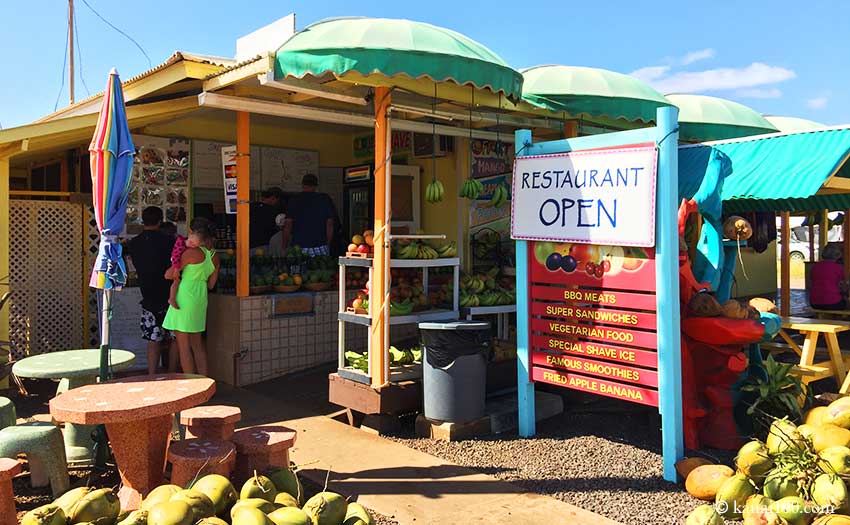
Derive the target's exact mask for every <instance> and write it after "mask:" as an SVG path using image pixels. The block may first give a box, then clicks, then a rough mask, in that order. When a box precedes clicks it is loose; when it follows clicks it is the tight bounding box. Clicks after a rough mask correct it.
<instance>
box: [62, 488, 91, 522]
mask: <svg viewBox="0 0 850 525" xmlns="http://www.w3.org/2000/svg"><path fill="white" fill-rule="evenodd" d="M94 490H95V489H94V487H77V488H75V489H71V490H69V491H68V492H66V493H65V494H62V495H61V496H59V497H58V498H56V499H55V500H54V501H53V504H54V505H56V506H57V507H59V508H61V509H62V512H64V513H65V516H69V515H70V514H71V509H73V508H74V505H76V504H77V502H79V501H80V500H81V499H83V497H84V496H85V495H86V494H88V493H89V492H92V491H94Z"/></svg>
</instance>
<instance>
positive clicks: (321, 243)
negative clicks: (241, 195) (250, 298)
mask: <svg viewBox="0 0 850 525" xmlns="http://www.w3.org/2000/svg"><path fill="white" fill-rule="evenodd" d="M318 186H319V179H318V178H317V177H316V176H315V175H313V174H310V173H308V174H307V175H304V178H302V179H301V193H299V194H297V195H295V196H294V197H292V199H290V201H289V205H288V206H287V209H286V220H285V222H284V227H283V247H284V248H287V247H289V246H290V245H296V246H299V247H301V250H302V251H303V252H304V253H306V254H307V255H308V256H310V257H315V256H317V255H330V245H331V243H332V242H333V236H334V229H335V215H336V212H335V208H334V205H333V201H332V200H331V198H330V196H329V195H328V194H327V193H321V192H318V191H316V188H317V187H318Z"/></svg>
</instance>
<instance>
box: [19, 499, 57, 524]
mask: <svg viewBox="0 0 850 525" xmlns="http://www.w3.org/2000/svg"><path fill="white" fill-rule="evenodd" d="M65 522H66V519H65V512H64V511H63V510H62V507H60V506H59V505H56V504H55V503H49V504H47V505H42V506H41V507H38V508H37V509H33V510H31V511H29V512H27V513H26V514H24V517H23V518H21V525H65Z"/></svg>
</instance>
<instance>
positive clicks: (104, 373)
mask: <svg viewBox="0 0 850 525" xmlns="http://www.w3.org/2000/svg"><path fill="white" fill-rule="evenodd" d="M101 302H102V305H101V307H102V310H101V317H100V382H101V383H103V382H104V381H108V380H109V379H111V377H110V376H111V374H110V369H109V323H110V321H111V317H112V289H109V288H107V289H105V290H103V297H102V301H101ZM94 442H95V450H94V464H95V467H96V468H99V469H103V468H104V467H106V463H107V462H108V461H109V439H108V438H107V436H106V427H104V426H103V425H98V426H97V430H96V431H95V435H94Z"/></svg>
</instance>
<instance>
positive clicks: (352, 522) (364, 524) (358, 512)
mask: <svg viewBox="0 0 850 525" xmlns="http://www.w3.org/2000/svg"><path fill="white" fill-rule="evenodd" d="M705 506H706V507H707V506H708V505H705ZM697 523H706V524H709V525H713V522H711V521H704V522H697ZM720 523H723V522H722V520H721V522H720ZM374 524H375V520H373V519H372V515H371V514H369V511H367V510H366V508H365V507H363V505H361V504H359V503H357V502H352V503H349V504H348V507H347V508H346V509H345V519H344V520H343V521H342V525H374ZM686 525H687V524H686Z"/></svg>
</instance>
